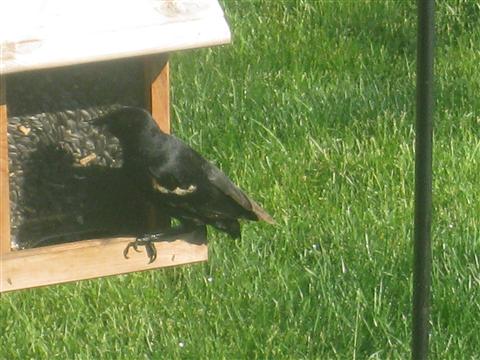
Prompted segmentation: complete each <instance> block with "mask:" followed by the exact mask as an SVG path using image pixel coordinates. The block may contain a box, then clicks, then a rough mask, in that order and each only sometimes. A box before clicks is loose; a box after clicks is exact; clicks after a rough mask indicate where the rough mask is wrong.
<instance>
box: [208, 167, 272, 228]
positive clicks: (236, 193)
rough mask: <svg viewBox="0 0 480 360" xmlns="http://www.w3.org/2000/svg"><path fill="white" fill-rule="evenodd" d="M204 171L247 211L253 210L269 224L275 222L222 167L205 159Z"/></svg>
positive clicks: (214, 183) (220, 188)
mask: <svg viewBox="0 0 480 360" xmlns="http://www.w3.org/2000/svg"><path fill="white" fill-rule="evenodd" d="M204 171H205V173H206V175H207V177H208V180H209V181H210V183H211V184H212V185H214V186H215V187H216V188H217V189H219V190H220V191H221V192H223V193H224V194H225V195H227V196H228V197H230V198H231V199H232V200H233V201H235V202H236V203H237V204H238V205H240V206H241V207H243V208H244V209H245V210H247V211H251V212H253V213H254V214H255V215H256V216H257V218H258V220H263V221H265V222H267V223H269V224H274V223H275V221H274V220H273V218H272V217H271V216H270V215H269V214H268V213H267V212H266V211H265V210H263V209H262V208H261V207H260V205H258V204H257V203H256V202H255V201H253V200H252V199H250V198H249V197H248V196H247V195H246V194H245V193H244V192H243V191H242V190H241V189H240V188H239V187H238V186H237V185H235V184H234V183H233V182H232V181H231V180H230V179H229V178H228V177H227V176H226V175H225V174H224V173H223V172H222V171H221V170H220V169H218V168H217V167H216V166H215V165H213V164H212V163H210V162H208V161H205V163H204Z"/></svg>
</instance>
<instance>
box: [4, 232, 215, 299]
mask: <svg viewBox="0 0 480 360" xmlns="http://www.w3.org/2000/svg"><path fill="white" fill-rule="evenodd" d="M133 240H134V238H130V237H129V238H111V239H97V240H85V241H79V242H74V243H69V244H62V245H52V246H44V247H40V248H34V249H26V250H21V251H10V252H8V253H5V254H1V255H0V292H6V291H13V290H20V289H25V288H31V287H37V286H45V285H52V284H57V283H65V282H70V281H77V280H84V279H93V278H97V277H103V276H110V275H117V274H124V273H128V272H132V271H143V270H151V269H156V268H162V267H169V266H176V265H182V264H189V263H196V262H200V261H206V260H207V259H208V247H207V244H206V238H204V237H203V236H202V235H199V234H198V233H197V232H192V233H186V234H183V235H181V236H179V239H177V240H175V241H168V242H167V241H165V242H158V243H155V246H156V248H157V252H158V254H157V259H156V260H155V261H154V262H153V263H151V264H149V263H148V257H147V255H146V252H145V249H144V248H142V247H140V248H139V250H140V252H135V251H134V250H133V249H131V251H130V252H129V254H128V256H129V258H128V259H125V258H124V256H123V250H124V249H125V247H126V246H127V244H128V243H129V242H131V241H133Z"/></svg>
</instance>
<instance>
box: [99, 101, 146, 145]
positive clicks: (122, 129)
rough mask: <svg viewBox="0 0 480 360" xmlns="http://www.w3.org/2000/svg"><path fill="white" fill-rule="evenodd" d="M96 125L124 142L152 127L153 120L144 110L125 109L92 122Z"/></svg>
mask: <svg viewBox="0 0 480 360" xmlns="http://www.w3.org/2000/svg"><path fill="white" fill-rule="evenodd" d="M92 123H93V124H94V125H97V126H102V127H105V128H106V129H107V130H108V131H109V132H110V133H112V135H114V136H116V137H118V138H119V139H120V140H124V139H125V138H127V137H134V136H135V135H139V134H140V133H141V132H142V131H144V130H145V128H148V127H150V126H152V123H154V122H153V119H152V117H151V115H150V114H149V113H148V112H147V111H146V110H144V109H141V108H135V107H123V108H121V109H118V110H114V111H113V112H110V113H108V114H106V115H104V116H102V117H99V118H97V119H95V120H93V121H92Z"/></svg>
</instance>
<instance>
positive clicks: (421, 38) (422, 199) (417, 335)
mask: <svg viewBox="0 0 480 360" xmlns="http://www.w3.org/2000/svg"><path fill="white" fill-rule="evenodd" d="M417 8H418V34H417V119H416V129H415V130H416V139H415V224H414V226H415V228H414V250H413V253H414V269H413V314H412V315H413V318H412V358H413V359H414V360H422V359H427V357H428V334H429V310H430V282H431V279H430V278H431V268H432V260H431V219H432V132H433V131H432V130H433V121H432V118H433V49H434V33H435V26H434V0H417Z"/></svg>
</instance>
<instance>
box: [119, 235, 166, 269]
mask: <svg viewBox="0 0 480 360" xmlns="http://www.w3.org/2000/svg"><path fill="white" fill-rule="evenodd" d="M163 235H164V233H156V234H145V235H142V236H138V237H137V238H136V239H135V241H131V242H129V243H128V245H127V247H126V248H125V250H123V256H124V257H125V259H128V252H129V250H130V248H132V247H133V250H135V251H136V252H140V251H139V250H138V247H139V246H145V249H146V251H147V256H148V258H149V259H150V261H149V262H148V263H149V264H151V263H152V262H154V261H155V259H156V258H157V249H156V248H155V245H154V242H159V241H162V239H161V238H162V237H163Z"/></svg>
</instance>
